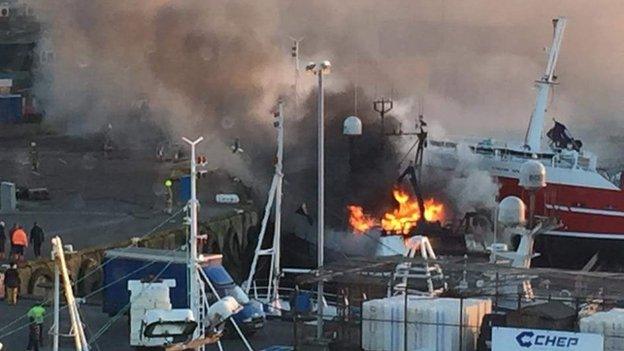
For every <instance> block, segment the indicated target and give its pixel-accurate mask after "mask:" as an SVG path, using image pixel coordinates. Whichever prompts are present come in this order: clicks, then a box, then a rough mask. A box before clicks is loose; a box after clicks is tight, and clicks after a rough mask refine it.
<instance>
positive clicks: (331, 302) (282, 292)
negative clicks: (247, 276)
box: [250, 280, 338, 307]
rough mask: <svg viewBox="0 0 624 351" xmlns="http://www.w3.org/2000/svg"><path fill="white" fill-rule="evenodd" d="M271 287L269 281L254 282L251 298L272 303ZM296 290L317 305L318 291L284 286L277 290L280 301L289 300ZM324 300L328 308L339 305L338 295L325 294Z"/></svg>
mask: <svg viewBox="0 0 624 351" xmlns="http://www.w3.org/2000/svg"><path fill="white" fill-rule="evenodd" d="M258 284H266V285H258ZM268 289H269V286H268V281H267V280H264V281H263V280H254V281H253V284H252V288H251V295H252V296H250V298H253V299H254V300H257V301H260V302H263V303H270V302H271V301H269V298H270V297H271V295H272V292H271V293H269V290H268ZM296 290H298V291H299V292H300V293H308V294H310V296H311V298H312V300H313V301H314V302H315V303H316V300H317V291H316V290H307V289H295V288H291V287H284V286H280V287H279V288H278V290H277V293H278V295H279V297H280V299H282V300H284V299H288V298H289V297H290V296H291V294H292V293H293V292H295V291H296ZM323 300H324V302H325V305H327V306H334V307H335V306H336V305H337V303H338V295H337V294H333V293H328V292H325V293H324V294H323Z"/></svg>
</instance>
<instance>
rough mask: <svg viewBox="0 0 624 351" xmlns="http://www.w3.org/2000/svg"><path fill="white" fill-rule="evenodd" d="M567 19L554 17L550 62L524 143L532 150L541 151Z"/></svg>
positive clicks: (542, 79)
mask: <svg viewBox="0 0 624 351" xmlns="http://www.w3.org/2000/svg"><path fill="white" fill-rule="evenodd" d="M565 25H566V19H565V18H564V17H557V18H555V19H553V26H554V34H553V41H552V45H551V47H550V49H549V50H548V64H547V65H546V71H545V72H544V75H543V76H542V77H541V78H540V79H539V80H538V81H537V85H538V88H539V91H538V93H537V99H536V100H535V109H534V110H533V114H532V115H531V122H530V123H529V129H528V130H527V133H526V136H525V138H524V144H525V146H526V147H528V148H529V149H530V150H531V151H534V152H538V151H540V146H541V141H542V130H543V129H544V114H545V113H546V109H547V108H548V97H549V95H550V86H551V85H553V84H556V83H555V81H556V77H555V75H554V74H555V66H556V65H557V58H558V57H559V49H560V47H561V41H562V40H563V31H564V29H565Z"/></svg>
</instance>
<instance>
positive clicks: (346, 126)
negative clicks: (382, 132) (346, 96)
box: [342, 116, 362, 136]
mask: <svg viewBox="0 0 624 351" xmlns="http://www.w3.org/2000/svg"><path fill="white" fill-rule="evenodd" d="M342 134H344V135H348V136H356V135H362V121H360V119H359V118H357V117H355V116H349V117H347V118H346V119H345V120H344V123H343V128H342Z"/></svg>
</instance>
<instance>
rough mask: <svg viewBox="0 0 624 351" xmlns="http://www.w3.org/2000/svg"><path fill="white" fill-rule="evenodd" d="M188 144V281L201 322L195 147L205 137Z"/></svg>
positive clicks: (191, 305) (193, 308) (191, 300)
mask: <svg viewBox="0 0 624 351" xmlns="http://www.w3.org/2000/svg"><path fill="white" fill-rule="evenodd" d="M182 140H184V141H185V142H186V143H187V144H189V145H190V146H191V199H190V200H189V208H190V212H191V233H190V235H189V243H188V249H189V254H188V255H187V257H188V260H187V270H188V272H187V274H188V280H189V282H190V284H189V285H190V286H189V308H190V309H191V311H192V312H193V316H194V317H195V319H196V320H197V321H201V319H202V318H203V316H201V313H200V312H201V311H200V308H201V305H200V295H201V291H200V283H199V279H200V276H199V272H198V271H197V262H198V257H197V208H198V204H199V203H198V201H197V160H196V156H195V147H196V146H197V144H199V143H200V142H201V141H202V140H204V138H203V137H199V138H197V139H196V140H195V141H191V140H189V139H187V138H182ZM201 329H202V328H196V329H195V333H194V334H193V337H194V339H197V338H199V337H201V336H202V335H203V332H204V331H203V330H201Z"/></svg>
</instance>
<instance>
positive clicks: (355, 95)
mask: <svg viewBox="0 0 624 351" xmlns="http://www.w3.org/2000/svg"><path fill="white" fill-rule="evenodd" d="M357 107H358V86H357V84H353V115H355V116H357Z"/></svg>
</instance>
